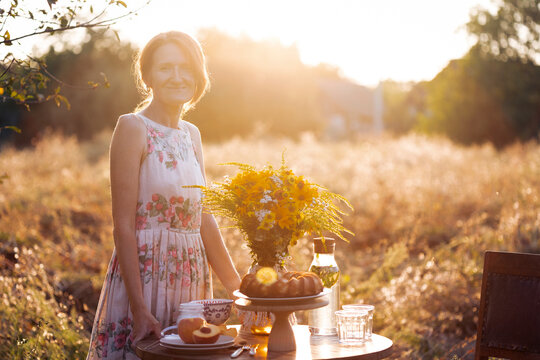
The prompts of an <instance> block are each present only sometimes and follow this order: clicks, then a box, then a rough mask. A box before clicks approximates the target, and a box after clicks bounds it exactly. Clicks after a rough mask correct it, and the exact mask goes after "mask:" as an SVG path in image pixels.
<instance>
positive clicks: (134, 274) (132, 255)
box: [110, 116, 160, 342]
mask: <svg viewBox="0 0 540 360" xmlns="http://www.w3.org/2000/svg"><path fill="white" fill-rule="evenodd" d="M145 145H146V129H145V126H144V124H143V123H142V122H141V121H140V120H139V119H138V118H136V117H135V116H122V117H120V118H119V119H118V123H117V125H116V128H115V130H114V133H113V137H112V141H111V149H110V169H111V170H110V171H111V197H112V215H113V226H114V230H113V234H114V243H115V247H116V256H117V258H118V263H119V265H120V273H121V275H122V280H123V281H124V284H125V286H126V290H127V294H128V298H129V304H130V307H131V312H132V314H133V317H134V330H133V333H132V336H133V337H135V338H136V341H138V340H140V339H141V338H143V337H145V336H146V335H147V334H149V333H150V332H154V333H155V334H156V335H158V334H159V332H160V326H159V323H158V322H157V320H156V319H155V318H154V317H153V316H152V315H151V314H150V312H149V310H148V309H147V307H146V305H145V303H144V299H143V293H142V284H141V277H140V269H139V261H138V257H139V254H138V249H137V239H136V237H135V213H136V210H137V197H138V191H139V170H140V164H141V159H142V157H143V155H144V148H145ZM156 331H157V333H156ZM136 341H134V342H136Z"/></svg>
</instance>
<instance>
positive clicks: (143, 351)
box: [136, 325, 393, 360]
mask: <svg viewBox="0 0 540 360" xmlns="http://www.w3.org/2000/svg"><path fill="white" fill-rule="evenodd" d="M239 326H240V325H238V327H239ZM293 331H294V336H295V339H296V351H291V352H272V351H271V352H268V351H267V343H268V336H260V335H251V334H249V335H245V334H240V335H239V336H238V337H237V338H236V341H235V343H239V342H240V341H245V342H247V343H248V344H260V345H259V348H258V349H257V354H256V355H255V356H249V354H248V353H247V351H244V352H243V353H242V355H240V356H239V357H238V358H237V359H257V360H262V359H283V360H307V359H313V360H315V359H320V360H327V359H347V360H352V359H358V360H379V359H384V358H386V357H388V356H389V355H390V354H391V353H392V345H393V343H392V340H390V339H388V338H386V337H384V336H380V335H377V334H373V337H372V339H371V340H369V341H367V342H365V343H363V344H359V345H354V346H352V345H343V344H340V343H339V342H338V338H337V336H311V334H310V333H309V329H308V326H307V325H295V326H293ZM233 351H234V348H232V347H231V348H228V349H221V350H213V351H212V352H207V353H181V352H180V351H179V350H171V349H167V348H164V347H162V346H161V345H160V344H159V341H157V340H156V339H144V340H141V341H140V342H138V343H137V346H136V353H137V356H139V357H140V358H141V359H142V360H165V359H171V360H193V359H197V360H202V359H212V360H213V359H216V360H230V359H231V357H230V355H231V353H232V352H233Z"/></svg>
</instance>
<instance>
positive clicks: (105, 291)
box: [87, 113, 212, 360]
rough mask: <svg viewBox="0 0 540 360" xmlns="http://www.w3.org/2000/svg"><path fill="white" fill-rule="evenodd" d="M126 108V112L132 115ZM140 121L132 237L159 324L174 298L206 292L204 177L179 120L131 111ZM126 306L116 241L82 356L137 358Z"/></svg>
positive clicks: (170, 317)
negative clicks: (142, 147) (142, 150)
mask: <svg viewBox="0 0 540 360" xmlns="http://www.w3.org/2000/svg"><path fill="white" fill-rule="evenodd" d="M132 116H133V115H132ZM135 116H137V118H138V119H140V120H141V121H143V122H144V124H145V125H146V128H147V133H146V139H147V151H146V156H145V158H144V160H143V162H142V163H141V167H140V173H139V195H138V203H137V212H136V238H137V247H138V251H139V259H138V261H139V269H140V276H141V282H142V290H143V297H144V301H145V303H146V306H147V307H148V309H149V310H150V312H151V313H152V314H153V315H154V316H155V317H156V319H157V320H158V321H159V322H160V323H161V327H162V328H165V327H167V326H170V325H171V324H174V322H175V321H176V317H177V315H178V314H177V311H178V308H179V304H180V303H183V302H188V301H191V300H196V299H205V298H211V297H212V284H211V276H210V270H209V266H208V262H207V258H206V254H205V249H204V246H203V243H202V239H201V234H200V227H201V190H200V189H198V188H189V187H184V186H188V185H204V178H203V175H202V173H201V168H200V165H199V162H198V161H197V156H196V151H195V148H194V146H193V143H192V141H191V136H190V132H189V130H188V128H187V123H185V122H184V121H182V122H181V123H180V125H179V127H178V128H177V129H173V128H169V127H167V126H164V125H161V124H158V123H156V122H154V121H152V120H150V119H149V118H147V117H145V116H143V115H142V114H140V113H138V114H136V115H135ZM132 325H133V315H132V313H131V309H130V305H129V300H128V295H127V290H126V288H125V285H124V282H123V280H122V276H121V274H120V269H119V266H118V260H117V257H116V249H115V250H114V251H113V255H112V258H111V261H110V263H109V267H108V270H107V275H106V278H105V282H104V285H103V288H102V290H101V295H100V299H99V304H98V307H97V311H96V316H95V320H94V326H93V330H92V335H91V338H90V349H89V352H88V358H87V359H92V360H94V359H138V357H137V356H136V355H135V353H134V350H133V349H132V347H131V340H132V339H131V336H130V335H131V330H132Z"/></svg>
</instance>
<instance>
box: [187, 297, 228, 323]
mask: <svg viewBox="0 0 540 360" xmlns="http://www.w3.org/2000/svg"><path fill="white" fill-rule="evenodd" d="M192 303H198V304H203V307H204V308H203V314H204V318H205V319H206V321H207V322H209V323H210V324H214V325H221V324H223V323H224V322H225V321H227V319H228V318H229V316H231V309H232V304H233V300H229V299H204V300H195V301H192Z"/></svg>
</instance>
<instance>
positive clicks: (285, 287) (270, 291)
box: [240, 271, 323, 298]
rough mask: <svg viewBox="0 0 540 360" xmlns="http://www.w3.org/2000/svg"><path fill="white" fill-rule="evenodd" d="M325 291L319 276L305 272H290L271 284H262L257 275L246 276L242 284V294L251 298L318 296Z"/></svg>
mask: <svg viewBox="0 0 540 360" xmlns="http://www.w3.org/2000/svg"><path fill="white" fill-rule="evenodd" d="M322 290H323V283H322V281H321V279H320V278H319V277H318V276H317V274H315V273H312V272H305V271H288V272H286V273H284V274H281V275H280V276H278V278H277V280H276V281H274V282H272V283H271V284H264V283H262V282H260V281H259V280H258V279H257V277H256V274H246V275H245V276H244V277H243V278H242V282H241V284H240V292H241V293H242V294H244V295H246V296H249V297H259V298H285V297H299V296H310V295H316V294H318V293H320V292H321V291H322Z"/></svg>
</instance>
